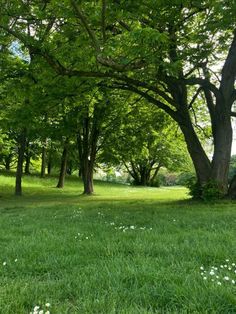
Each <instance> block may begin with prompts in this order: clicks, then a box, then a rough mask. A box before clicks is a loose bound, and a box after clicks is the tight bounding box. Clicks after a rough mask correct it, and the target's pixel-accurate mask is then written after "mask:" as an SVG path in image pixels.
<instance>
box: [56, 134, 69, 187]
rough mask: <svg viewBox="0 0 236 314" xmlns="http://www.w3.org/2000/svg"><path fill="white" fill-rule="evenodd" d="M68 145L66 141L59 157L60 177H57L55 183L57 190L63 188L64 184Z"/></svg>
mask: <svg viewBox="0 0 236 314" xmlns="http://www.w3.org/2000/svg"><path fill="white" fill-rule="evenodd" d="M68 144H69V139H66V141H65V144H64V149H63V152H62V156H61V168H60V175H59V179H58V183H57V188H63V187H64V184H65V177H66V167H67V158H68Z"/></svg>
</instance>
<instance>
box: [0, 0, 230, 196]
mask: <svg viewBox="0 0 236 314" xmlns="http://www.w3.org/2000/svg"><path fill="white" fill-rule="evenodd" d="M235 15H236V5H235V3H234V1H227V2H226V1H223V0H217V1H211V0H205V1H201V2H196V1H184V0H178V1H174V2H171V1H169V2H168V1H166V2H163V1H153V0H145V1H138V2H134V1H125V2H124V1H110V2H108V1H106V0H102V1H101V2H97V1H83V2H82V3H80V2H77V1H76V0H70V1H65V2H62V3H58V2H55V1H46V2H39V1H35V0H29V1H27V3H26V2H25V1H23V0H22V1H11V2H9V1H3V4H2V7H1V13H0V49H1V56H2V63H1V87H0V93H1V98H2V100H1V102H2V106H4V108H5V106H6V105H5V103H8V104H9V108H8V109H9V110H10V111H14V108H15V106H18V107H21V108H24V110H22V112H24V117H21V118H20V119H19V123H18V124H17V125H18V130H19V131H18V133H19V134H20V135H19V136H18V139H17V142H18V152H19V155H20V154H22V151H23V150H24V149H25V146H27V145H26V138H27V134H28V132H30V131H29V130H28V129H30V128H31V127H32V128H33V124H34V123H36V124H37V123H38V122H39V121H40V119H41V121H44V120H45V119H46V118H45V113H47V115H49V116H51V117H52V119H53V118H55V115H54V116H53V110H52V112H51V113H50V112H49V111H50V109H49V108H50V106H53V105H55V106H57V105H59V104H61V103H64V102H66V101H69V102H70V101H71V99H76V100H75V102H77V103H79V101H78V99H80V97H82V99H83V96H81V95H83V91H84V90H86V88H87V89H89V91H87V93H88V94H89V93H90V94H91V93H92V91H93V89H94V88H98V89H101V88H102V89H103V90H104V89H105V90H106V93H105V94H104V92H101V91H100V93H101V94H103V96H102V97H103V100H101V101H100V100H99V101H98V103H101V102H103V101H104V102H103V103H104V104H106V108H110V105H109V104H110V102H109V101H107V99H109V96H107V95H108V94H109V95H112V94H113V93H117V92H114V91H117V90H119V91H120V93H122V92H124V91H125V92H127V93H129V95H138V97H140V98H141V99H142V100H145V101H146V102H148V103H149V104H152V105H150V106H149V107H148V109H147V111H149V113H150V115H151V114H153V115H156V113H155V110H154V109H153V108H154V106H155V107H156V108H159V109H160V110H162V111H163V112H165V113H166V114H167V115H168V116H169V117H170V118H171V119H172V120H173V121H174V122H175V123H176V124H177V125H178V127H179V129H180V130H181V132H182V134H183V137H184V140H185V143H186V146H187V150H188V152H189V155H190V157H191V159H192V162H193V165H194V168H195V172H196V177H197V182H196V187H199V196H200V197H201V193H202V191H203V190H204V187H206V186H209V185H211V183H213V185H214V187H215V188H216V189H217V191H218V192H219V195H222V196H230V197H231V198H235V197H236V184H235V182H236V176H234V177H233V178H232V182H231V184H230V185H229V183H228V178H229V165H230V156H231V146H232V126H231V120H232V117H235V116H236V113H235V112H234V110H233V109H234V108H233V107H234V102H235V100H236V90H235V77H236V22H235ZM57 84H58V85H57ZM11 85H12V89H11V90H13V91H14V92H13V93H12V94H13V95H11V93H10V96H9V93H8V94H7V95H8V96H7V97H3V95H4V93H5V94H6V91H7V90H9V86H11ZM91 85H93V86H94V87H92V88H91ZM37 95H38V96H37ZM14 97H15V101H13V98H14ZM69 99H70V100H69ZM80 103H81V104H82V103H83V101H81V102H80ZM39 104H40V108H38V106H39ZM81 106H82V107H83V106H84V105H81ZM87 106H88V105H87ZM99 106H100V105H99ZM118 106H119V105H118ZM82 107H81V108H82ZM115 107H116V106H115ZM104 108H105V107H104ZM8 109H7V110H8ZM54 110H55V109H54ZM89 110H90V109H89ZM104 110H105V109H104ZM116 110H117V109H114V111H116ZM10 111H9V112H10ZM81 111H82V112H84V109H81ZM96 111H97V110H95V111H93V113H91V112H90V111H88V112H87V116H88V117H89V119H87V118H84V126H83V127H82V129H83V132H85V133H81V131H80V134H82V137H80V136H79V138H77V140H78V143H79V142H81V140H82V141H85V142H86V143H88V142H90V140H91V142H92V141H95V142H96V141H97V145H99V143H100V139H98V137H99V136H98V135H97V136H95V138H94V140H92V138H93V136H94V135H95V133H99V132H97V131H95V129H96V128H97V126H96V127H95V125H94V124H93V122H94V121H95V120H96V119H95V120H94V118H93V115H96ZM43 112H44V114H43ZM101 112H102V111H101ZM26 113H27V114H26ZM36 113H37V114H36ZM38 113H40V115H41V118H40V119H38V118H37V117H38ZM27 115H28V116H27ZM18 117H20V115H18ZM24 118H26V120H27V121H28V122H27V123H24ZM47 119H48V121H50V118H49V117H48V118H47ZM29 121H30V123H29ZM88 121H89V122H88ZM92 121H93V122H92ZM44 122H45V123H46V121H44ZM86 123H87V124H86ZM29 124H30V128H29ZM31 124H32V126H31ZM95 124H96V123H95ZM150 124H152V122H151V123H150ZM25 125H27V128H26V129H25ZM92 125H93V127H92ZM99 127H100V126H99ZM90 128H91V131H92V132H91V133H89V132H90V131H89V129H90ZM92 129H93V130H92ZM120 129H121V130H122V128H120ZM155 129H156V130H159V126H158V125H157V127H156V128H155ZM206 129H207V130H206ZM86 130H87V131H86ZM133 130H134V131H132V132H135V129H133ZM206 131H207V132H206ZM86 132H87V133H86ZM122 132H125V128H123V130H122ZM113 133H115V130H113ZM141 133H142V134H141V135H140V138H141V137H142V136H143V133H144V131H143V132H141ZM203 133H204V134H205V133H207V136H209V137H210V138H211V140H212V145H213V154H212V157H209V154H208V153H207V151H206V149H205V147H204V141H203V140H202V134H203ZM65 136H66V135H65ZM134 136H136V135H134ZM80 139H81V140H80ZM143 140H144V142H147V139H143ZM43 141H46V139H45V138H43V134H42V143H43ZM73 141H74V140H73ZM170 141H171V142H174V141H175V140H174V139H173V138H171V139H170ZM144 142H143V143H144ZM44 146H45V145H43V144H42V147H44ZM79 146H80V147H83V144H81V143H80V144H79ZM85 146H86V145H85ZM95 146H96V145H95ZM144 146H145V145H144ZM154 146H155V145H154ZM150 147H151V146H150ZM87 149H88V148H86V149H85V150H83V151H80V153H79V154H80V163H81V167H82V171H81V172H82V177H83V178H84V180H86V179H85V177H86V176H87V174H89V173H91V171H90V170H89V167H90V164H95V161H94V153H95V152H94V151H92V150H90V151H89V152H88V151H86V150H87ZM147 150H148V149H147ZM147 150H146V152H145V155H146V156H147V155H148V153H147ZM136 153H137V152H134V155H135V154H136ZM142 154H143V152H141V155H142ZM167 155H168V154H167ZM42 156H43V155H42ZM82 156H87V157H85V159H84V160H85V162H84V161H82V160H81V158H82ZM127 156H128V154H127ZM18 157H20V156H18ZM132 157H133V156H132ZM145 158H146V157H145ZM19 159H20V158H18V161H19ZM82 159H83V158H82ZM128 159H130V160H128ZM128 159H126V160H124V163H125V164H126V166H127V169H129V171H130V172H132V173H133V174H134V172H135V171H134V170H135V169H136V172H137V167H134V168H133V167H132V165H131V158H128ZM147 159H148V158H147ZM135 162H136V163H139V166H138V168H139V169H141V168H143V169H144V168H145V167H146V166H145V167H144V166H143V164H142V165H141V164H140V161H138V160H137V159H136V161H135ZM132 163H133V161H132ZM21 164H22V162H19V164H18V166H19V167H17V169H18V173H19V174H20V173H21V172H22V171H21V168H22V165H21ZM149 164H150V163H149ZM140 166H141V167H140ZM155 167H158V166H154V168H155ZM132 168H133V169H132ZM153 171H155V169H152V170H151V172H152V173H153ZM42 172H43V171H42ZM141 172H143V173H144V172H145V171H144V170H142V171H141ZM147 173H148V171H147ZM139 175H141V173H140V174H139ZM88 176H90V177H91V174H89V175H88ZM145 176H146V179H147V177H148V176H149V175H145ZM145 176H143V177H145ZM146 179H145V180H146ZM90 181H91V180H90ZM87 185H90V188H89V190H90V191H92V186H91V184H89V182H88V184H87Z"/></svg>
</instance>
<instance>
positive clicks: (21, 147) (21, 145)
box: [15, 129, 26, 196]
mask: <svg viewBox="0 0 236 314" xmlns="http://www.w3.org/2000/svg"><path fill="white" fill-rule="evenodd" d="M25 145H26V129H24V130H23V131H22V133H21V134H20V135H19V137H18V158H17V170H16V184H15V195H17V196H21V195H22V184H21V183H22V173H23V162H24V153H25Z"/></svg>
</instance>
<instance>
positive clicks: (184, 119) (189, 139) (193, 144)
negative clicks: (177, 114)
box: [178, 112, 211, 186]
mask: <svg viewBox="0 0 236 314" xmlns="http://www.w3.org/2000/svg"><path fill="white" fill-rule="evenodd" d="M178 122H179V126H180V128H181V131H182V132H183V135H184V138H185V141H186V144H187V149H188V152H189V154H190V156H191V159H192V162H193V165H194V168H195V172H196V176H197V180H198V183H199V184H200V185H201V186H202V185H204V184H205V183H206V182H208V181H209V179H210V176H211V163H210V160H209V158H208V157H207V155H206V153H205V151H204V149H203V147H202V145H201V143H200V141H199V138H198V136H197V134H196V132H195V130H194V127H193V125H192V122H191V118H190V116H189V113H188V112H185V114H184V115H182V116H181V118H180V120H179V121H178Z"/></svg>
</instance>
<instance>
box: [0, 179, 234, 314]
mask: <svg viewBox="0 0 236 314" xmlns="http://www.w3.org/2000/svg"><path fill="white" fill-rule="evenodd" d="M13 183H14V180H13V178H10V177H6V176H1V177H0V187H1V191H0V195H1V198H0V252H1V253H0V313H2V314H13V313H16V314H27V313H29V312H30V311H31V310H32V308H33V306H34V305H39V304H45V303H46V302H50V303H51V304H52V307H51V311H50V312H51V313H52V314H54V313H55V314H64V313H70V314H73V313H109V314H110V313H123V314H124V313H236V285H233V284H231V283H230V282H229V281H226V280H222V279H221V278H220V279H219V280H220V281H221V282H222V285H221V286H219V285H217V284H216V282H215V281H214V282H212V281H211V280H210V279H209V278H215V277H213V276H210V275H207V280H203V276H201V274H200V269H199V268H200V266H201V265H204V267H205V268H206V269H209V267H211V266H213V265H215V266H219V265H221V264H223V265H225V264H227V265H228V264H229V263H231V262H233V261H235V263H236V209H235V203H224V204H214V205H212V204H198V203H193V202H190V201H189V200H187V195H186V190H185V189H181V188H172V189H171V188H163V189H154V188H133V187H128V186H122V185H112V184H105V183H98V184H97V185H96V186H95V188H96V193H97V194H96V195H95V196H92V197H86V196H81V195H80V193H81V192H82V186H81V184H80V183H78V182H77V181H73V180H72V181H70V182H68V183H67V186H66V188H65V189H64V190H63V191H62V190H58V189H56V188H54V186H55V184H56V180H55V179H45V180H40V179H38V178H35V177H31V178H25V179H24V187H25V195H24V197H22V198H19V197H18V198H16V197H13V196H11V194H12V191H13ZM133 226H134V227H133ZM124 227H126V228H128V229H127V230H126V231H125V232H124V231H123V229H124ZM130 227H131V228H130ZM144 227H145V229H143V228H144ZM119 228H120V229H119ZM133 228H134V229H133ZM78 233H80V235H78ZM15 259H17V262H15ZM225 259H230V262H225ZM4 262H6V265H5V266H4V265H3V263H4ZM232 268H233V267H232ZM232 271H233V269H232V270H230V271H228V273H227V271H226V270H225V268H224V270H223V271H221V274H222V275H223V276H224V275H228V274H229V275H228V276H229V277H230V279H232V278H233V277H236V274H233V273H232Z"/></svg>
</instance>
